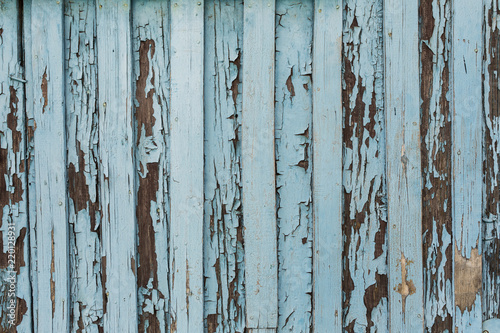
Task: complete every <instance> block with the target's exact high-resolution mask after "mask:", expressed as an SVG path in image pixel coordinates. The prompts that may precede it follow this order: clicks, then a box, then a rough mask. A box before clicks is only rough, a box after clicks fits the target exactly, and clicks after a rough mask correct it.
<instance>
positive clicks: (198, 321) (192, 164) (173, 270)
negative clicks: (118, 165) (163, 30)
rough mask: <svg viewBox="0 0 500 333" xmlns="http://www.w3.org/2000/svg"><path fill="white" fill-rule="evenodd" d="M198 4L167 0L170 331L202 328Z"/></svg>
mask: <svg viewBox="0 0 500 333" xmlns="http://www.w3.org/2000/svg"><path fill="white" fill-rule="evenodd" d="M203 9H204V5H203V1H198V2H194V1H188V0H177V1H176V0H174V1H172V3H171V16H170V22H171V23H170V24H171V28H170V29H171V33H170V38H171V47H172V55H171V59H170V62H171V73H170V80H171V81H170V82H171V91H172V95H171V110H170V119H171V122H170V135H171V137H170V161H171V166H170V168H171V174H170V215H171V226H170V238H169V239H170V244H169V247H170V274H171V275H170V287H171V293H170V295H171V300H170V331H171V332H202V331H203V45H204V44H203V18H204V16H203Z"/></svg>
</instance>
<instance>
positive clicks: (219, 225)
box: [203, 0, 246, 333]
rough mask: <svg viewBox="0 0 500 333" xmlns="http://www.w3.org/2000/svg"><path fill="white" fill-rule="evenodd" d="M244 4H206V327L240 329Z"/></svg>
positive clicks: (222, 1)
mask: <svg viewBox="0 0 500 333" xmlns="http://www.w3.org/2000/svg"><path fill="white" fill-rule="evenodd" d="M242 43H243V3H241V2H237V1H228V0H220V1H219V0H217V1H206V2H205V59H204V64H205V76H204V106H205V147H204V149H205V175H204V177H205V178H204V184H205V185H204V187H205V189H204V191H205V203H204V235H203V237H204V238H203V242H204V278H205V301H204V302H205V304H204V313H205V327H206V329H207V331H208V332H209V333H212V332H221V333H223V332H224V333H226V332H241V333H243V332H244V328H245V322H246V321H245V298H244V296H245V289H244V274H245V271H244V256H243V255H244V251H243V216H242V192H241V191H242V184H241V119H242V117H241V109H242V87H241V85H242V84H241V81H242V73H241V70H240V67H241V58H242V54H241V50H242V48H243V45H242Z"/></svg>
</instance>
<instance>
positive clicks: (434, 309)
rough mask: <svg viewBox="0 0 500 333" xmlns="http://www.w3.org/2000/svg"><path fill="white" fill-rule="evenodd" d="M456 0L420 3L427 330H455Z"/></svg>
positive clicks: (421, 128)
mask: <svg viewBox="0 0 500 333" xmlns="http://www.w3.org/2000/svg"><path fill="white" fill-rule="evenodd" d="M451 4H452V1H451V0H446V1H443V0H431V1H425V2H422V3H421V5H420V9H419V11H420V20H421V23H420V31H421V32H420V73H421V75H420V97H421V99H422V102H421V111H420V112H421V122H422V123H421V125H420V133H421V136H422V141H421V144H422V149H421V152H422V177H423V184H422V243H423V258H422V264H423V273H424V280H423V281H424V317H425V318H424V319H425V320H424V321H425V331H426V332H444V331H449V332H451V331H452V330H453V323H452V321H453V320H452V318H453V315H454V308H455V306H454V298H453V285H452V283H453V274H452V269H453V257H452V254H453V244H452V234H453V231H452V229H453V228H452V227H453V226H452V221H451V220H452V205H453V197H452V187H451V186H452V182H451V181H450V180H451V177H452V165H451V164H452V162H451V156H452V153H451V151H452V145H453V143H452V139H451V137H452V135H451V131H452V128H451V116H450V115H451V103H449V101H450V100H451V95H452V94H451V91H450V87H451V86H450V84H449V83H450V70H451V57H450V56H451V42H452V38H451V29H452V26H451Z"/></svg>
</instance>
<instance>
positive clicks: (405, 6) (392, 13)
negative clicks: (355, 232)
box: [384, 0, 424, 332]
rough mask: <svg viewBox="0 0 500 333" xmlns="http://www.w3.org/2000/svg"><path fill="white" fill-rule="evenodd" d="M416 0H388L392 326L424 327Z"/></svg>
mask: <svg viewBox="0 0 500 333" xmlns="http://www.w3.org/2000/svg"><path fill="white" fill-rule="evenodd" d="M418 10H419V8H418V3H417V2H416V1H412V2H407V1H403V0H385V1H384V44H385V109H386V110H387V112H386V124H387V194H388V210H387V211H388V223H389V304H390V328H389V329H390V330H391V331H394V332H419V331H422V329H423V320H424V317H423V292H424V290H423V281H422V278H423V275H422V274H423V272H422V269H423V266H422V173H421V163H422V162H421V154H420V98H419V97H418V94H417V93H416V92H418V91H419V48H418V36H419V24H418Z"/></svg>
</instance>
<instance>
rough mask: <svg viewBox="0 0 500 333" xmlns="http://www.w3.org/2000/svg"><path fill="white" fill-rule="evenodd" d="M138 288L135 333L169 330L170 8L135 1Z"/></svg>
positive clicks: (163, 5) (133, 9) (134, 51)
mask: <svg viewBox="0 0 500 333" xmlns="http://www.w3.org/2000/svg"><path fill="white" fill-rule="evenodd" d="M132 16H133V30H132V34H133V54H134V74H135V77H134V80H135V100H134V103H135V106H136V108H135V125H134V126H135V128H136V129H135V131H136V132H135V133H136V137H135V146H136V185H137V208H136V209H137V211H136V216H137V226H138V234H137V290H138V312H139V319H138V320H139V323H138V326H139V331H140V332H166V331H168V326H167V323H168V300H169V290H168V276H169V274H168V243H167V240H168V229H167V227H168V221H167V218H168V211H169V210H168V202H169V201H168V178H167V177H168V163H167V162H168V151H167V148H168V147H167V140H168V135H169V127H168V121H169V119H168V102H169V96H170V93H169V84H170V73H169V70H170V69H169V66H168V60H169V35H170V30H169V28H170V27H169V24H168V17H169V5H168V3H165V2H162V1H134V2H133V7H132Z"/></svg>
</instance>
